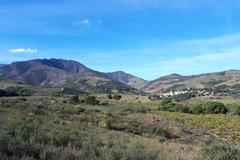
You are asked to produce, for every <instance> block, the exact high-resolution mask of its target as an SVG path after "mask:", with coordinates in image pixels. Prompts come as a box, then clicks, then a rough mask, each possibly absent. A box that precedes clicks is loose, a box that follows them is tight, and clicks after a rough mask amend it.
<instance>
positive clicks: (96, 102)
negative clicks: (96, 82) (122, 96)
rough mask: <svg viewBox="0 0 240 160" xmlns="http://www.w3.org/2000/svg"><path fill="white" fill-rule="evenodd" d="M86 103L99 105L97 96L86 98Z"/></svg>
mask: <svg viewBox="0 0 240 160" xmlns="http://www.w3.org/2000/svg"><path fill="white" fill-rule="evenodd" d="M84 103H85V104H89V105H98V104H99V101H98V100H96V97H95V96H87V97H85V98H84Z"/></svg>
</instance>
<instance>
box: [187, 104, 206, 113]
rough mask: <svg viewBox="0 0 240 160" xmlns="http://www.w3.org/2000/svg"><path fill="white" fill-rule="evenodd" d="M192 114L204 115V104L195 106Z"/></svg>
mask: <svg viewBox="0 0 240 160" xmlns="http://www.w3.org/2000/svg"><path fill="white" fill-rule="evenodd" d="M190 112H191V113H192V114H203V113H204V109H203V106H202V104H199V105H195V106H193V107H192V108H191V110H190Z"/></svg>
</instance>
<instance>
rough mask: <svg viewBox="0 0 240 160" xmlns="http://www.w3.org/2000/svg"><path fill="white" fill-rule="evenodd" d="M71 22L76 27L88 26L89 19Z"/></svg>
mask: <svg viewBox="0 0 240 160" xmlns="http://www.w3.org/2000/svg"><path fill="white" fill-rule="evenodd" d="M73 24H74V26H76V27H90V20H89V19H87V18H86V19H83V20H79V21H75V22H74V23H73Z"/></svg>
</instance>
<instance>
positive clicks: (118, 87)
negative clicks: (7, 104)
mask: <svg viewBox="0 0 240 160" xmlns="http://www.w3.org/2000/svg"><path fill="white" fill-rule="evenodd" d="M0 78H2V79H11V80H15V81H19V82H23V83H26V84H33V85H40V86H48V87H69V88H73V89H80V90H83V91H93V92H110V91H111V92H112V91H114V92H118V91H121V92H128V91H135V89H133V88H132V87H129V86H127V85H125V84H123V83H121V82H119V81H116V80H114V79H111V78H109V77H108V76H107V75H106V74H105V73H102V72H97V71H94V70H92V69H89V68H87V67H86V66H84V65H82V64H81V63H79V62H76V61H72V60H62V59H35V60H29V61H23V62H14V63H12V64H10V65H6V66H4V67H3V68H2V69H1V70H0Z"/></svg>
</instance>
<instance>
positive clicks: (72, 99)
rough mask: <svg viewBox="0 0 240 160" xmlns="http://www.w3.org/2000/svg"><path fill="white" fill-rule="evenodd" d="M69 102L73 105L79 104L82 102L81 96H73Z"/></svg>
mask: <svg viewBox="0 0 240 160" xmlns="http://www.w3.org/2000/svg"><path fill="white" fill-rule="evenodd" d="M69 102H70V103H71V104H77V103H79V102H80V100H79V96H78V95H74V96H71V97H70V100H69Z"/></svg>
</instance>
